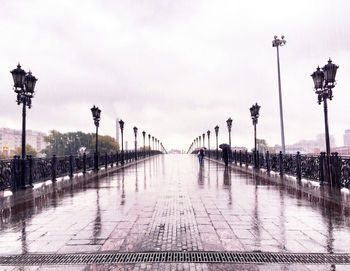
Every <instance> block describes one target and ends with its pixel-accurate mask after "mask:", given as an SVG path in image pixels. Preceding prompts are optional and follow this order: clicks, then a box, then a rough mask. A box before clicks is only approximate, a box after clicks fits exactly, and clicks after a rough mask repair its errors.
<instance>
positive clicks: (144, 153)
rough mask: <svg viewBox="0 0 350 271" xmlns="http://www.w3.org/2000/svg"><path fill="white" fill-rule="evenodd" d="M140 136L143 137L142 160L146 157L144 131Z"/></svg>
mask: <svg viewBox="0 0 350 271" xmlns="http://www.w3.org/2000/svg"><path fill="white" fill-rule="evenodd" d="M142 136H143V158H145V157H146V145H145V144H146V139H145V138H146V132H145V131H143V132H142Z"/></svg>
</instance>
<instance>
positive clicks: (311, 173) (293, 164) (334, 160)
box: [192, 150, 350, 188]
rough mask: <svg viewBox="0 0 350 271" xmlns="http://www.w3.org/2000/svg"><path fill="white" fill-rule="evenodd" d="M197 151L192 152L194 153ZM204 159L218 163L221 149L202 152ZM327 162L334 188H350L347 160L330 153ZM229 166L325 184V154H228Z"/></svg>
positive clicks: (235, 152) (349, 160) (349, 169)
mask: <svg viewBox="0 0 350 271" xmlns="http://www.w3.org/2000/svg"><path fill="white" fill-rule="evenodd" d="M196 153H197V151H194V152H192V154H196ZM206 156H208V157H210V158H214V159H218V160H223V153H222V150H218V151H216V150H210V151H206ZM329 160H330V163H329V165H330V169H329V172H330V174H329V175H330V178H331V180H332V183H333V184H334V185H338V186H341V187H347V188H350V157H344V156H338V153H332V155H331V156H330V157H329ZM229 163H234V164H235V165H239V166H242V165H245V166H246V167H248V166H251V167H254V168H263V169H266V170H267V171H275V172H278V173H279V174H280V175H284V174H287V175H291V176H295V177H296V178H297V179H301V178H305V179H308V180H313V181H319V182H320V183H323V182H326V181H327V180H328V179H327V176H328V175H327V172H328V171H327V168H328V166H327V158H326V155H325V153H323V152H322V153H320V155H301V154H299V153H297V154H286V155H283V154H282V152H280V153H269V152H266V153H265V154H262V153H259V152H256V154H255V155H254V152H247V151H233V152H232V153H231V154H229Z"/></svg>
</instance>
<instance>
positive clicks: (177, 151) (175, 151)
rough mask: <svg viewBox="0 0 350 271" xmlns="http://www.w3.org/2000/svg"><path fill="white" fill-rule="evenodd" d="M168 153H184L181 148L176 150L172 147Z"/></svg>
mask: <svg viewBox="0 0 350 271" xmlns="http://www.w3.org/2000/svg"><path fill="white" fill-rule="evenodd" d="M168 153H169V154H180V153H183V152H182V151H180V150H174V149H172V150H170V151H168Z"/></svg>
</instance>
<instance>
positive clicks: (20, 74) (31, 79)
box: [11, 63, 38, 159]
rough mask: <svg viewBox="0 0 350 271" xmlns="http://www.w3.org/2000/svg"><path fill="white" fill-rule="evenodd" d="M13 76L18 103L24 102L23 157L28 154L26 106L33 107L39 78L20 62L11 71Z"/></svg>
mask: <svg viewBox="0 0 350 271" xmlns="http://www.w3.org/2000/svg"><path fill="white" fill-rule="evenodd" d="M11 73H12V78H13V83H14V85H13V90H14V91H15V93H16V94H17V104H18V105H20V104H23V108H22V159H25V156H26V107H27V106H28V108H31V107H32V98H33V97H34V88H35V84H36V81H37V80H38V79H36V78H35V76H33V75H32V72H31V71H29V72H28V73H26V72H25V71H24V70H22V69H21V65H20V64H19V63H18V65H17V68H16V69H14V70H12V71H11Z"/></svg>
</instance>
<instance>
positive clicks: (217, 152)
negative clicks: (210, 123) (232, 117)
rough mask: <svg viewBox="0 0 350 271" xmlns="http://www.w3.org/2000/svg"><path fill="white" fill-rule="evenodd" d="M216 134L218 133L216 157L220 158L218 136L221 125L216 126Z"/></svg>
mask: <svg viewBox="0 0 350 271" xmlns="http://www.w3.org/2000/svg"><path fill="white" fill-rule="evenodd" d="M214 129H215V135H216V159H219V141H218V136H219V126H218V125H216V126H215V128H214Z"/></svg>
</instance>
